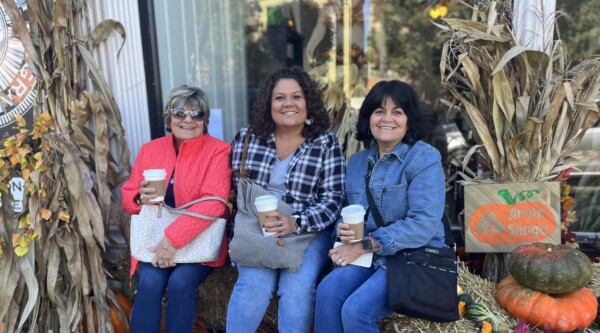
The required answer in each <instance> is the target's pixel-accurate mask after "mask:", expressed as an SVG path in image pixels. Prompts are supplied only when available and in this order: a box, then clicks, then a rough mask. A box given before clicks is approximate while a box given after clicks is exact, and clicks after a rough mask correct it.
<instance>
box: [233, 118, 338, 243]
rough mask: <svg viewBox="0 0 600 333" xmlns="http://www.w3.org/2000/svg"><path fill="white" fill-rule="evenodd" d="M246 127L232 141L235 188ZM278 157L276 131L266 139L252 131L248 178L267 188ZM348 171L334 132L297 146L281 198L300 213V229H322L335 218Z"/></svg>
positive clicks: (309, 230)
mask: <svg viewBox="0 0 600 333" xmlns="http://www.w3.org/2000/svg"><path fill="white" fill-rule="evenodd" d="M247 131H248V128H247V127H244V128H242V129H241V130H240V131H239V132H238V133H237V134H236V136H235V138H234V139H233V142H232V144H231V146H232V151H231V154H232V158H231V164H232V169H233V189H234V190H235V191H237V186H238V181H239V173H240V164H241V159H242V150H243V148H244V139H245V136H246V132H247ZM276 160H277V153H276V151H275V137H274V135H273V134H271V136H270V137H269V138H268V139H267V140H265V139H261V138H258V137H256V136H255V135H254V134H251V135H250V138H249V142H248V155H247V157H246V170H247V171H248V172H249V174H250V177H249V179H250V180H252V181H254V182H255V183H257V184H259V185H260V186H262V187H263V188H267V184H268V183H269V177H270V175H271V169H272V168H273V165H274V164H275V162H276ZM345 174H346V164H345V159H344V153H343V152H342V148H341V147H340V145H339V143H338V141H337V138H336V137H335V135H334V134H333V133H332V132H329V131H328V132H326V133H324V134H322V135H319V136H317V137H314V138H310V139H306V141H305V142H304V143H302V144H301V145H300V147H298V149H297V150H296V152H295V153H294V156H293V157H292V160H291V161H290V165H289V166H288V169H287V171H286V173H285V187H286V192H285V194H284V195H283V197H282V200H283V201H284V202H286V203H287V204H289V205H290V206H291V207H292V208H293V209H294V211H295V212H294V214H296V215H299V216H300V218H299V222H300V223H299V224H301V229H300V232H314V231H319V230H323V229H325V228H326V227H328V226H329V225H331V224H332V223H334V222H335V220H336V219H337V215H338V214H339V212H340V210H341V205H342V203H343V200H344V182H345V178H346V177H345Z"/></svg>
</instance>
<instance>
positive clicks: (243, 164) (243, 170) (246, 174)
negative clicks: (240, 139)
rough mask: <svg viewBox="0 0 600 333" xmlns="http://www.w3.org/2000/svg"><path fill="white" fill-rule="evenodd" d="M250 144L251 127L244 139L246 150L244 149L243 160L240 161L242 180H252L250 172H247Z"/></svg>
mask: <svg viewBox="0 0 600 333" xmlns="http://www.w3.org/2000/svg"><path fill="white" fill-rule="evenodd" d="M249 142H250V127H248V130H247V131H246V137H245V138H244V148H243V149H242V160H241V161H240V178H243V179H248V178H250V172H249V171H248V170H246V157H247V156H248V146H249Z"/></svg>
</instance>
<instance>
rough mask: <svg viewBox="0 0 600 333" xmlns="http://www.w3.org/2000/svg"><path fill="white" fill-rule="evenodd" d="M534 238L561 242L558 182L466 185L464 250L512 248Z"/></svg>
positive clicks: (489, 250)
mask: <svg viewBox="0 0 600 333" xmlns="http://www.w3.org/2000/svg"><path fill="white" fill-rule="evenodd" d="M535 242H544V243H550V244H560V183H559V182H529V183H504V184H470V185H467V186H465V249H466V251H467V252H494V253H503V252H511V251H512V250H514V249H515V248H517V247H519V246H520V245H524V244H530V243H535Z"/></svg>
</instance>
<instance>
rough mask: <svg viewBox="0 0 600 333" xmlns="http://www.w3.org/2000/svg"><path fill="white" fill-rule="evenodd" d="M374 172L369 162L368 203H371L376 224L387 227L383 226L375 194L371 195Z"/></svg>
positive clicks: (366, 185) (366, 179)
mask: <svg viewBox="0 0 600 333" xmlns="http://www.w3.org/2000/svg"><path fill="white" fill-rule="evenodd" d="M372 172H373V164H372V163H371V162H369V167H368V169H367V175H366V176H365V190H366V192H367V202H368V203H369V210H370V211H371V213H372V214H373V218H374V219H375V223H377V226H378V227H382V228H383V227H385V224H383V217H381V213H380V212H379V209H378V208H377V205H375V200H374V199H373V194H372V193H371V189H370V188H369V182H370V181H371V173H372Z"/></svg>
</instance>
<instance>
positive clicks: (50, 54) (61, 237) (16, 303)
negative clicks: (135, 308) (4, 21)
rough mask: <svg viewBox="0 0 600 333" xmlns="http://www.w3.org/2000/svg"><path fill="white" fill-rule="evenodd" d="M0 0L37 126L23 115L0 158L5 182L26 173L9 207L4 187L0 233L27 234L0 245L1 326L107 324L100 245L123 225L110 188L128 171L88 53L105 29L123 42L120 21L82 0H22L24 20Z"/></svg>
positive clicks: (3, 238) (108, 101)
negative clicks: (16, 202)
mask: <svg viewBox="0 0 600 333" xmlns="http://www.w3.org/2000/svg"><path fill="white" fill-rule="evenodd" d="M0 2H1V3H2V5H3V7H4V9H5V10H6V14H7V15H8V16H9V17H10V20H11V25H12V29H13V31H14V33H15V37H16V38H18V39H19V40H20V41H21V43H22V44H23V47H24V49H25V52H26V53H27V56H28V64H29V68H30V69H31V70H32V72H33V73H34V75H35V77H36V79H37V83H36V85H35V88H34V89H36V100H35V102H34V106H33V115H34V117H36V119H37V121H36V124H35V125H34V126H38V127H36V128H37V129H39V128H44V130H43V132H42V133H41V135H40V136H39V137H37V138H36V137H35V136H31V135H30V134H28V133H32V132H28V131H29V130H30V129H31V125H32V124H27V125H28V126H25V124H21V125H20V126H21V127H20V128H21V130H22V131H21V133H19V135H21V138H25V137H26V138H25V139H24V140H20V139H17V140H16V141H13V143H11V144H12V145H13V146H15V145H17V146H19V145H20V146H19V147H20V148H22V149H20V150H19V152H20V154H19V155H14V154H13V155H12V156H15V158H18V159H19V161H18V163H15V164H10V163H9V164H8V166H7V164H3V167H2V183H1V184H0V186H1V187H2V188H3V189H4V190H5V189H6V183H7V181H8V180H9V179H10V178H11V177H12V175H13V174H14V175H18V176H21V177H23V178H24V179H25V181H26V189H27V190H26V191H25V195H24V211H23V212H22V213H20V214H19V215H17V216H13V215H12V213H11V212H10V204H8V195H5V194H4V193H3V195H2V200H3V203H4V204H3V213H4V218H3V219H2V221H1V222H0V243H2V242H4V243H5V244H7V245H9V244H11V235H17V236H19V235H20V236H23V235H29V236H30V237H29V238H28V239H30V240H31V241H30V243H28V244H27V246H21V247H19V246H17V247H15V248H13V246H12V245H9V246H3V247H2V248H3V250H4V251H2V253H1V255H0V267H2V269H0V281H1V283H2V286H3V287H2V288H0V322H2V323H3V326H2V331H3V332H9V333H10V332H21V331H27V332H82V331H83V330H86V331H87V332H113V331H114V329H113V326H112V324H111V321H110V318H109V306H111V305H115V306H117V309H120V307H119V306H118V305H117V301H116V298H115V296H114V294H113V292H112V291H111V290H110V289H108V283H107V278H108V277H109V274H110V271H109V269H108V267H110V263H109V262H106V261H105V260H104V259H103V255H105V254H106V252H105V249H106V245H107V244H108V245H111V244H113V242H112V240H111V239H110V237H109V236H108V235H107V234H108V229H109V226H110V225H111V224H117V225H118V227H119V228H121V230H124V229H126V228H125V225H124V224H125V221H126V220H125V219H124V217H123V216H121V213H120V211H121V210H120V206H121V205H120V199H119V197H117V196H115V195H114V193H113V190H115V189H116V188H117V187H118V186H119V185H120V184H121V183H122V182H123V181H124V179H125V178H126V177H127V176H128V173H129V170H130V165H129V151H128V148H127V143H126V141H125V133H124V130H123V127H122V125H121V124H122V121H121V115H120V111H119V108H118V106H117V105H116V103H115V101H114V98H113V97H112V93H111V91H110V88H109V86H108V84H107V82H106V81H105V79H104V77H103V75H102V73H101V71H100V69H99V67H98V66H97V64H96V62H95V60H94V58H93V56H92V53H93V51H94V47H95V46H96V45H98V44H100V43H103V41H104V40H105V39H106V38H109V36H112V35H115V34H114V32H117V33H119V34H120V35H121V38H122V40H123V42H124V41H125V32H124V29H123V26H122V25H121V24H120V23H119V22H116V21H112V20H106V21H103V22H101V23H100V24H99V25H97V26H91V24H90V22H89V21H88V17H89V15H88V12H87V11H88V7H87V5H88V4H86V2H82V1H66V0H57V1H51V2H48V1H44V0H27V1H26V3H27V12H28V15H29V20H28V22H26V21H25V19H24V18H23V13H22V12H21V11H20V10H19V8H18V7H17V5H16V2H15V1H13V0H1V1H0ZM115 36H117V35H115ZM111 38H114V37H111ZM18 122H19V121H18ZM17 137H18V136H17ZM10 140H14V138H13V139H11V138H3V143H4V145H0V147H2V148H8V146H7V142H9V141H10ZM14 142H17V144H14ZM9 145H10V144H9ZM3 151H4V153H7V150H6V149H5V150H3ZM5 156H6V155H4V157H5ZM4 157H3V158H4ZM11 163H12V162H11ZM34 164H35V167H34ZM25 170H27V171H25ZM33 235H36V236H33ZM92 306H93V307H95V309H96V311H95V314H94V312H93V311H92ZM119 315H120V316H121V319H122V322H123V323H126V322H127V320H126V319H125V316H124V313H123V312H122V311H121V312H120V313H119ZM84 320H86V321H87V325H86V326H84V325H83V321H84ZM95 321H97V329H96V328H94V322H95Z"/></svg>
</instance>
